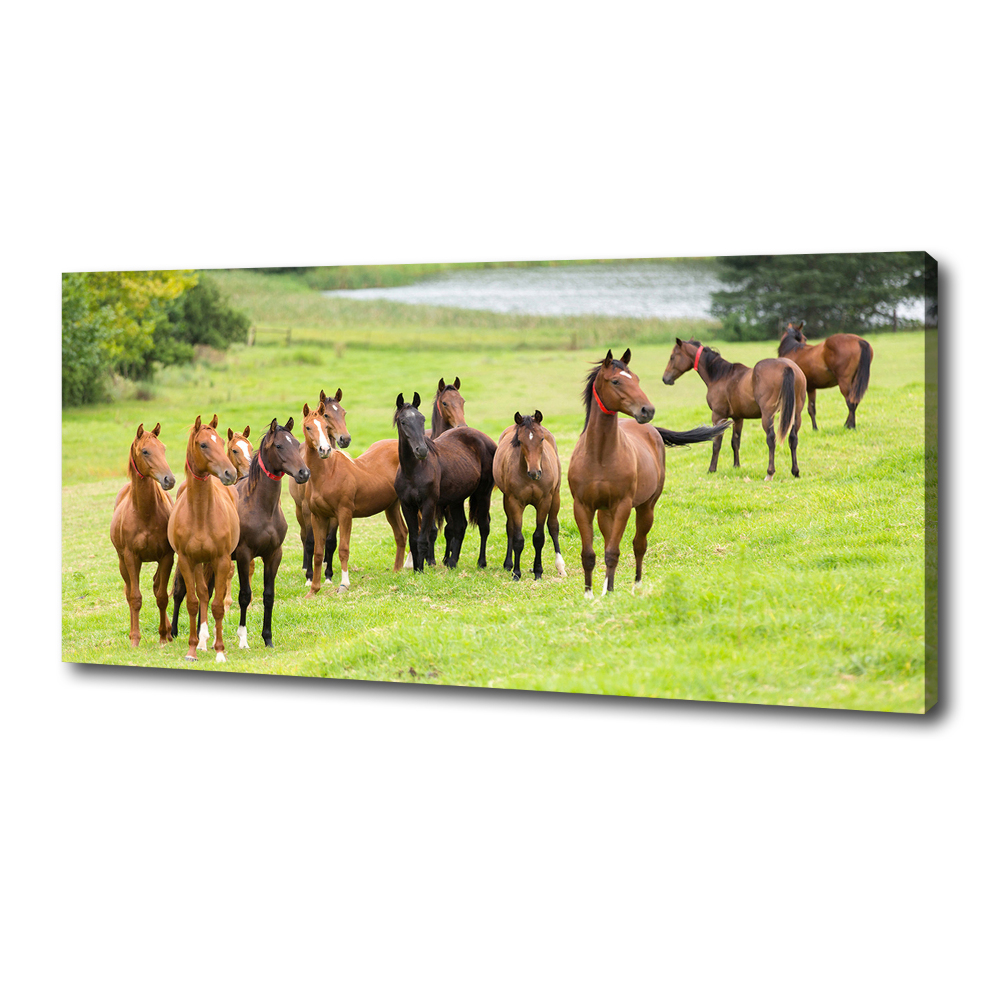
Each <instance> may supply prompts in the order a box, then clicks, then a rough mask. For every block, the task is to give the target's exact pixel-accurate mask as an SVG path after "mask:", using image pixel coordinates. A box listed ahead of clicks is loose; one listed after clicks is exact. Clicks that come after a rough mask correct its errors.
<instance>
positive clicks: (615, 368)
mask: <svg viewBox="0 0 1000 1000" xmlns="http://www.w3.org/2000/svg"><path fill="white" fill-rule="evenodd" d="M802 327H803V324H801V323H799V324H792V323H789V324H788V325H787V326H786V328H785V330H784V332H783V334H782V338H781V343H780V345H779V350H778V354H779V356H778V357H777V358H766V359H764V360H762V361H760V362H758V363H757V364H756V365H755V366H754V367H753V368H748V367H747V366H746V365H742V364H737V363H732V362H729V361H726V360H725V359H724V358H723V357H722V356H721V355H720V354H719V352H718V351H715V350H713V349H712V348H709V347H707V346H705V345H704V344H702V343H700V342H699V341H697V340H688V341H682V340H680V339H679V338H678V339H677V341H676V344H675V346H674V348H673V350H672V352H671V355H670V359H669V362H668V364H667V367H666V370H665V371H664V373H663V382H664V383H665V384H666V385H673V384H674V382H675V381H676V380H677V379H678V378H679V377H680V376H681V375H683V374H684V373H685V372H688V371H691V370H694V371H695V372H696V373H697V374H699V375H700V376H701V378H702V380H703V381H704V382H705V385H706V387H707V390H708V392H707V401H708V405H709V407H710V409H711V412H712V424H711V425H706V426H703V427H697V428H694V429H693V430H690V431H683V432H678V431H671V430H667V429H665V428H662V427H655V426H653V424H652V420H653V417H654V415H655V407H654V406H653V404H652V403H651V402H650V400H649V397H648V396H647V395H646V394H645V393H644V392H643V391H642V389H641V388H640V386H639V377H638V375H636V373H635V372H633V371H632V370H631V368H630V367H629V362H630V360H631V352H630V351H628V350H627V351H625V353H624V354H623V355H622V356H621V357H620V358H617V359H616V358H614V357H613V355H612V352H611V351H608V353H607V356H606V357H605V358H604V359H603V360H602V361H601V362H599V363H597V364H596V365H595V366H594V367H593V368H591V370H590V371H589V372H588V373H587V377H586V380H585V385H584V390H583V406H584V413H585V417H584V425H583V431H582V433H581V434H580V437H579V439H578V440H577V442H576V446H575V447H574V449H573V453H572V455H571V456H570V460H569V465H568V467H567V475H566V478H567V483H568V485H569V488H570V493H571V495H572V497H573V517H574V519H575V521H576V525H577V528H578V529H579V532H580V541H581V564H582V568H583V577H584V596H585V597H586V598H592V597H593V573H594V567H595V565H596V562H597V557H596V553H595V550H594V519H595V517H596V519H597V526H598V529H599V530H600V532H601V535H602V537H603V540H604V565H605V578H604V592H605V593H608V592H611V591H613V590H614V585H615V571H616V569H617V566H618V560H619V549H620V544H621V539H622V536H623V535H624V533H625V528H626V525H627V524H628V521H629V518H630V516H631V514H632V511H633V510H634V511H635V536H634V538H633V541H632V551H633V554H634V556H635V585H636V586H637V587H638V586H640V585H641V583H642V563H643V557H644V555H645V553H646V547H647V538H648V535H649V531H650V529H651V528H652V526H653V517H654V508H655V506H656V502H657V500H658V499H659V497H660V494H661V493H662V492H663V486H664V480H665V476H666V461H665V455H666V448H667V447H672V446H676V445H687V444H694V443H697V442H702V441H709V440H712V441H713V446H712V459H711V464H710V465H709V469H708V471H709V472H715V471H716V468H717V463H718V458H719V451H720V449H721V445H722V436H723V433H724V432H725V430H726V429H727V428H729V427H732V447H733V459H734V465H735V466H737V467H738V466H739V464H740V460H739V452H740V437H741V434H742V429H743V422H744V420H746V419H757V418H760V420H761V425H762V428H763V430H764V434H765V437H766V440H767V443H768V450H769V459H768V469H767V477H766V478H767V479H768V480H770V479H771V478H772V477H773V476H774V471H775V464H774V454H775V445H776V443H778V442H780V441H783V440H784V439H785V438H786V437H787V438H788V441H789V449H790V451H791V459H792V475H793V476H798V475H799V468H798V459H797V443H798V431H799V427H800V425H801V422H802V408H803V406H804V404H805V400H806V399H807V398H808V400H809V414H810V416H811V418H812V423H813V428H814V429H816V403H815V398H816V390H817V389H823V388H828V387H832V386H834V385H836V386H838V387H839V389H840V391H841V393H842V395H843V396H844V399H845V402H846V403H847V408H848V418H847V423H846V425H845V426H847V427H848V428H853V427H854V426H855V411H856V409H857V406H858V403H860V401H861V399H862V397H863V396H864V394H865V391H866V389H867V387H868V381H869V376H870V370H871V361H872V357H873V352H872V348H871V345H870V344H869V343H868V342H867V341H865V340H863V339H862V338H860V337H857V336H855V335H853V334H836V335H834V336H832V337H829V338H827V339H826V340H825V341H823V342H822V343H819V344H815V345H810V344H808V343H807V341H806V338H805V336H804V334H803V332H802ZM460 388H461V381H460V379H459V378H457V377H456V378H455V379H454V381H453V382H451V383H445V381H444V379H441V380H440V381H439V383H438V389H437V394H436V395H435V397H434V401H433V403H432V405H431V414H432V416H431V427H430V430H427V429H426V421H425V417H424V414H423V413H422V412H421V410H420V404H421V399H420V395H419V393H414V394H413V397H412V399H411V400H410V402H407V401H406V400H405V398H404V396H403V394H402V393H400V394H399V396H398V397H397V398H396V408H395V413H394V416H393V426H394V427H395V429H396V437H395V438H387V439H385V440H381V441H376V442H375V443H374V444H372V445H370V446H369V447H368V448H367V449H366V450H365V451H364V452H363V453H362V454H361V455H359V456H358V457H357V458H351V457H350V456H349V455H348V454H347V453H346V452H345V451H344V450H343V449H345V448H346V447H348V445H349V444H350V442H351V435H350V432H349V431H348V429H347V422H346V411H345V410H344V407H343V402H342V400H343V393H342V391H341V390H340V389H338V390H337V392H336V394H335V395H334V396H327V395H326V394H325V392H323V391H321V392H320V394H319V402H318V403H317V405H316V406H315V407H310V406H309V405H308V404H305V405H304V406H303V408H302V425H301V428H302V429H301V434H302V440H301V441H300V440H298V439H297V438H296V437H295V436H294V435H293V433H292V430H293V428H294V419H293V418H289V420H288V421H287V422H286V423H285V424H283V425H282V424H279V423H278V421H277V419H274V420H272V421H271V424H270V426H269V427H268V429H267V431H266V432H265V433H264V435H263V437H262V438H261V440H260V443H259V445H258V447H257V448H256V449H254V448H253V447H252V445H251V443H250V440H249V438H250V427H249V426H247V427H246V428H245V429H244V431H243V433H242V434H241V433H239V432H235V431H233V430H232V428H230V429H229V430H228V433H227V439H226V440H225V441H224V440H223V438H222V436H221V435H220V434H219V433H218V416H214V417H213V418H212V420H211V422H209V423H202V420H201V416H200V415H199V416H198V417H196V418H195V421H194V424H193V426H192V427H191V430H190V433H189V435H188V442H187V450H186V453H185V457H184V470H185V479H184V481H183V482H182V483H181V484H180V486H179V487H178V491H177V498H176V501H174V502H173V503H171V500H170V497H169V496H168V492H167V491H169V490H171V489H172V488H173V487H174V485H175V484H176V480H175V478H174V475H173V473H172V472H171V471H170V467H169V465H168V464H167V461H166V455H165V450H164V445H163V443H162V442H161V441H160V437H159V435H160V424H159V423H158V424H157V425H156V426H155V427H154V428H153V430H152V431H146V430H145V429H144V426H143V425H142V424H140V425H139V427H138V430H137V431H136V436H135V438H134V439H133V441H132V442H131V445H130V449H129V481H128V483H127V484H126V485H125V486H124V487H123V488H122V489H121V491H120V492H119V493H118V496H117V497H116V499H115V509H114V513H113V515H112V521H111V541H112V543H113V544H114V546H115V549H116V550H117V552H118V564H119V569H120V572H121V575H122V579H123V580H124V585H125V586H124V591H125V597H126V600H127V601H128V604H129V613H130V628H129V638H130V640H131V642H132V645H133V646H138V645H139V641H140V631H139V612H140V610H141V607H142V594H141V591H140V587H139V574H140V570H141V567H142V564H143V563H146V562H153V563H156V573H155V575H154V578H153V590H154V593H155V596H156V603H157V607H158V608H159V611H160V626H159V633H160V642H161V643H166V642H169V641H170V640H171V639H172V638H173V637H174V636H176V635H177V634H178V618H179V611H180V604H181V601H186V606H187V611H188V618H189V626H190V627H189V635H188V652H187V654H186V656H185V659H187V660H189V661H194V660H196V659H197V654H198V651H199V650H207V648H208V646H207V644H208V639H209V629H208V611H209V608H211V612H212V617H213V619H214V621H215V642H214V649H215V653H216V662H219V663H224V662H225V660H226V657H225V644H224V641H223V630H222V623H223V620H224V617H225V614H226V611H227V610H228V606H229V605H230V604H231V603H232V599H231V596H230V591H231V584H232V577H233V572H234V570H233V567H234V563H235V567H236V572H237V573H238V575H239V584H240V585H239V605H240V625H239V628H238V630H237V636H238V639H239V648H241V649H247V648H249V643H248V641H247V628H246V613H247V607H248V606H249V604H250V601H251V598H252V590H251V578H252V575H253V571H254V565H255V560H256V559H260V560H261V562H262V564H263V568H264V589H263V594H262V599H263V608H264V622H263V629H262V632H261V636H262V638H263V640H264V644H265V645H266V646H273V639H272V629H271V618H272V609H273V606H274V584H275V577H276V575H277V572H278V567H279V566H280V564H281V557H282V545H283V543H284V540H285V535H286V532H287V529H288V525H287V522H286V520H285V516H284V514H283V513H282V509H281V483H282V480H283V478H284V477H285V476H286V475H287V476H289V477H290V479H291V484H290V486H289V492H290V494H291V496H292V499H293V501H294V504H295V516H296V520H297V521H298V525H299V535H300V538H301V540H302V548H303V569H304V570H305V574H306V580H307V582H308V583H309V592H308V594H307V595H306V596H307V597H313V596H315V595H316V594H317V593H319V591H320V589H321V588H322V584H323V579H324V572H323V564H324V562H325V563H326V572H325V577H326V579H327V580H328V581H329V580H332V578H333V568H332V567H333V558H334V555H335V554H336V555H337V556H339V560H340V569H341V579H340V584H339V587H338V592H344V591H347V590H348V589H349V587H350V575H349V571H348V563H349V559H350V544H351V526H352V522H353V520H354V519H355V518H358V517H372V516H374V515H376V514H380V513H382V514H384V515H385V518H386V520H387V521H388V522H389V526H390V528H391V529H392V533H393V537H394V539H395V542H396V556H395V561H394V564H393V569H394V570H396V571H398V570H400V569H402V568H403V567H404V566H407V567H412V568H413V570H414V571H415V572H420V571H422V570H423V569H424V567H425V566H433V565H435V556H434V549H435V545H436V539H437V534H438V531H439V530H440V528H441V526H442V524H443V525H444V535H445V552H444V559H443V562H444V565H445V566H446V567H448V568H454V567H455V566H456V565H457V563H458V560H459V556H460V554H461V550H462V544H463V541H464V539H465V534H466V531H467V529H468V527H469V526H470V525H471V526H474V527H476V528H478V529H479V542H480V544H479V557H478V565H479V566H480V567H485V566H486V542H487V538H488V537H489V532H490V498H491V495H492V493H493V490H494V488H498V489H499V490H500V491H501V493H502V494H503V505H504V513H505V515H506V520H507V554H506V557H505V559H504V569H506V570H508V571H510V572H511V573H512V575H513V577H514V579H520V578H521V554H522V552H523V550H524V533H523V521H524V512H525V509H526V508H527V507H534V508H535V529H534V532H533V533H532V544H533V546H534V553H535V555H534V562H533V565H532V573H533V575H534V578H535V579H536V580H538V579H540V578H541V576H542V550H543V547H544V543H545V530H546V528H547V529H548V532H549V536H550V538H551V540H552V546H553V549H554V550H555V564H556V570H557V572H558V573H559V575H560V576H565V575H566V564H565V561H564V559H563V556H562V553H561V551H560V548H559V504H560V496H559V491H560V485H561V480H562V467H561V463H560V459H559V453H558V449H557V448H556V441H555V438H554V437H553V436H552V434H551V432H550V431H549V430H548V429H547V428H546V427H544V426H543V424H542V421H543V419H544V418H543V415H542V413H541V412H540V411H538V410H535V411H534V413H532V414H529V415H525V416H522V414H521V413H520V412H517V413H515V414H514V422H513V424H511V425H510V426H509V427H507V428H506V429H505V430H504V431H503V433H502V434H501V435H500V437H499V439H498V440H497V441H493V439H492V438H490V437H489V436H488V435H487V434H485V433H483V432H482V431H480V430H477V429H475V428H473V427H470V426H468V424H467V423H466V421H465V400H464V398H463V397H462V396H461V394H460V392H459V390H460ZM779 412H780V421H779V423H778V428H777V430H776V429H775V415H776V414H777V413H779ZM621 415H624V416H626V417H630V418H632V419H626V420H622V419H620V416H621ZM466 504H468V516H466ZM317 539H318V540H319V541H317ZM407 539H409V553H408V554H407ZM175 555H176V558H177V572H176V573H175V574H174V589H173V595H174V609H173V621H172V623H170V624H168V622H167V605H168V597H169V594H168V589H169V578H170V572H171V569H172V567H173V562H174V557H175ZM209 602H211V603H209Z"/></svg>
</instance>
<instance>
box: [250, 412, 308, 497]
mask: <svg viewBox="0 0 1000 1000" xmlns="http://www.w3.org/2000/svg"><path fill="white" fill-rule="evenodd" d="M294 426H295V419H294V418H293V417H289V418H288V422H287V423H286V424H284V425H282V424H279V423H278V418H277V417H274V418H273V419H272V420H271V426H270V427H268V429H267V433H266V434H265V435H264V437H263V438H261V442H260V447H259V448H258V449H257V462H258V464H259V465H260V467H261V468H262V469H263V470H264V472H266V473H267V474H268V476H270V477H271V478H272V479H280V478H281V477H282V476H283V475H284V474H285V473H286V472H287V473H288V474H289V475H290V476H291V477H292V478H293V479H294V480H295V482H297V483H298V484H299V485H300V486H301V485H302V483H304V482H306V480H308V479H309V470H308V469H307V468H306V466H305V464H304V463H303V461H302V453H301V451H300V449H299V442H298V441H297V440H296V439H295V437H294V436H293V434H292V428H293V427H294Z"/></svg>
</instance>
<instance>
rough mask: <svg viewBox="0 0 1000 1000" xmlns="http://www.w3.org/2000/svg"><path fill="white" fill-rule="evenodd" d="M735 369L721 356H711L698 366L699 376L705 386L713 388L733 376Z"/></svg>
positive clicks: (703, 359)
mask: <svg viewBox="0 0 1000 1000" xmlns="http://www.w3.org/2000/svg"><path fill="white" fill-rule="evenodd" d="M735 367H736V366H735V365H734V364H733V363H732V362H731V361H727V360H726V359H725V358H724V357H723V356H722V355H721V354H710V355H708V357H705V358H702V362H701V364H700V365H699V366H698V374H699V375H700V376H701V379H702V381H703V382H704V383H705V385H706V386H708V387H709V388H711V387H712V386H713V385H714V384H715V383H716V382H718V381H720V380H721V379H724V378H726V377H727V376H728V375H730V374H732V371H733V369H734V368H735Z"/></svg>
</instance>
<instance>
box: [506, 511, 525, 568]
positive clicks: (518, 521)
mask: <svg viewBox="0 0 1000 1000" xmlns="http://www.w3.org/2000/svg"><path fill="white" fill-rule="evenodd" d="M503 509H504V513H505V514H506V515H507V558H506V560H504V565H503V568H504V569H506V570H509V571H511V572H512V574H513V577H514V579H515V580H520V579H521V553H522V552H523V551H524V532H523V531H522V530H521V529H522V524H523V522H524V505H523V504H521V503H519V502H518V501H517V500H515V499H514V497H512V496H508V495H507V494H506V493H505V494H504V498H503Z"/></svg>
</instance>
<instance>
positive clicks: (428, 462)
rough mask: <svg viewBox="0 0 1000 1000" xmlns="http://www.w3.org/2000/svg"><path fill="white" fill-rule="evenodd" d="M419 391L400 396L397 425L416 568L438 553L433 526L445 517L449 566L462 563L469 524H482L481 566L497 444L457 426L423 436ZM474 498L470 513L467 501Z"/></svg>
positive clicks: (400, 488)
mask: <svg viewBox="0 0 1000 1000" xmlns="http://www.w3.org/2000/svg"><path fill="white" fill-rule="evenodd" d="M418 406H420V395H419V393H414V394H413V402H412V403H406V402H404V400H403V394H402V393H400V394H399V396H398V397H397V399H396V413H395V416H394V417H393V423H394V424H395V425H396V430H397V434H398V454H399V470H398V471H397V472H396V480H395V486H396V494H397V495H398V496H399V500H400V504H401V505H402V510H403V517H404V518H405V519H406V527H407V529H408V530H409V532H410V553H411V555H412V556H413V569H414V572H416V573H420V572H422V571H423V568H424V563H425V562H427V561H428V558H429V557H433V554H434V552H433V542H432V539H431V528H432V526H434V525H436V524H437V523H438V518H439V517H442V516H443V517H445V518H446V521H447V523H446V525H445V529H444V535H445V540H446V544H445V554H444V565H445V566H447V567H448V568H449V569H451V568H454V567H455V565H456V564H457V563H458V557H459V554H460V553H461V551H462V541H463V539H464V538H465V530H466V527H467V526H468V525H469V524H476V525H478V526H479V539H480V545H479V566H480V567H485V566H486V539H487V538H488V537H489V534H490V494H491V493H492V492H493V456H494V454H495V453H496V449H497V446H496V444H495V443H494V442H493V440H492V439H491V438H489V437H488V436H487V435H486V434H484V433H483V432H482V431H477V430H475V429H474V428H472V427H453V428H452V429H451V430H448V431H445V432H444V433H443V434H442V435H441V436H440V437H439V438H436V439H431V438H429V437H427V436H426V435H425V434H424V415H423V414H422V413H421V412H420V410H418V409H417V407H418ZM466 498H469V517H468V518H466V516H465V509H464V507H465V500H466Z"/></svg>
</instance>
